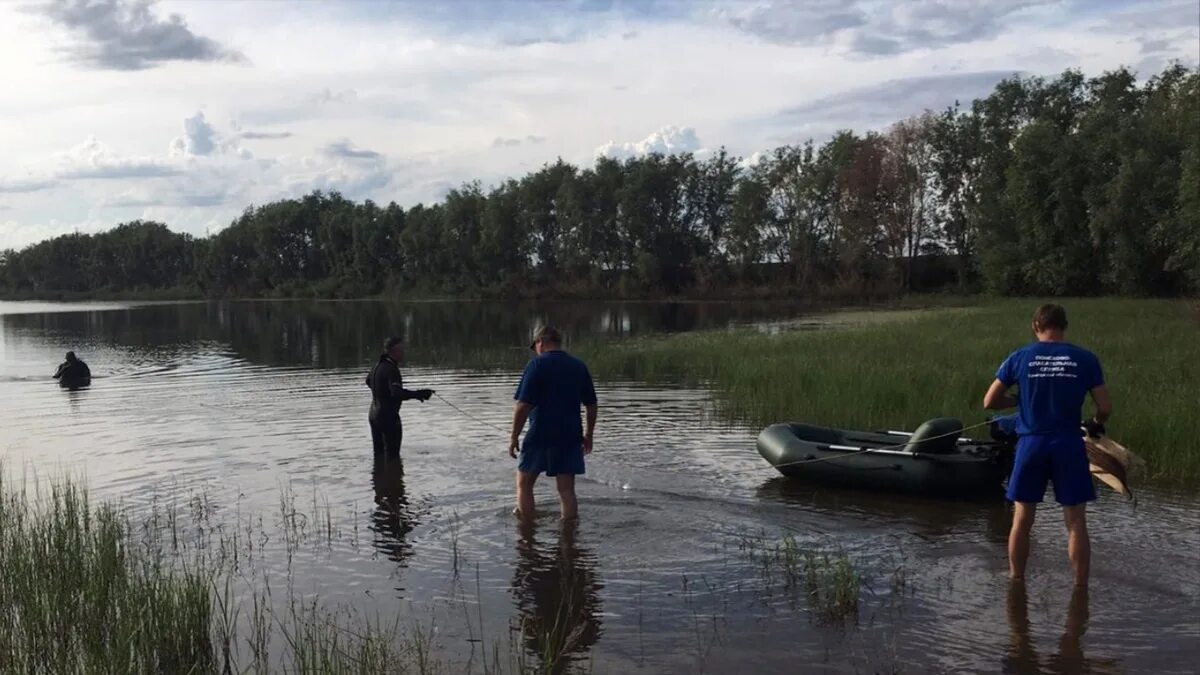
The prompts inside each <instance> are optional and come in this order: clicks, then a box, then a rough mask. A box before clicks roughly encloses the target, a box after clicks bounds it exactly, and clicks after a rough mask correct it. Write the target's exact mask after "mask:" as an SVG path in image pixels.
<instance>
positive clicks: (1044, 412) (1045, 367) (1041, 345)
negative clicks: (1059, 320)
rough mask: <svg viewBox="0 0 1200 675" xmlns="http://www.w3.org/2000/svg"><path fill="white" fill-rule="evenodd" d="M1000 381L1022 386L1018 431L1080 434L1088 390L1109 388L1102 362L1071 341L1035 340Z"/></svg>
mask: <svg viewBox="0 0 1200 675" xmlns="http://www.w3.org/2000/svg"><path fill="white" fill-rule="evenodd" d="M996 379H997V380H1000V381H1001V382H1003V383H1004V385H1005V386H1008V387H1011V386H1013V385H1014V384H1018V385H1020V396H1019V399H1020V408H1019V410H1018V411H1017V416H1018V420H1017V433H1018V434H1019V435H1021V436H1040V435H1046V434H1067V433H1071V434H1078V433H1079V421H1080V419H1081V417H1082V413H1083V402H1084V401H1085V400H1086V399H1087V395H1088V392H1090V391H1091V390H1092V389H1094V388H1096V387H1098V386H1100V385H1102V384H1104V374H1103V373H1102V372H1101V370H1100V359H1097V358H1096V355H1095V354H1093V353H1091V352H1089V351H1088V350H1086V349H1083V348H1080V347H1076V346H1075V345H1073V344H1069V343H1066V342H1034V343H1033V344H1030V345H1027V346H1025V347H1022V348H1020V349H1018V350H1017V351H1015V352H1013V353H1012V354H1011V355H1010V356H1009V357H1008V358H1007V359H1005V361H1004V363H1002V364H1001V365H1000V369H999V370H997V371H996Z"/></svg>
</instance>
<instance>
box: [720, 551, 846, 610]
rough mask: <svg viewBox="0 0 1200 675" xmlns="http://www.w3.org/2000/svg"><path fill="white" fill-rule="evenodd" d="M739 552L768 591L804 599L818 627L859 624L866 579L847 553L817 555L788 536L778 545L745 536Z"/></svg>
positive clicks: (834, 552)
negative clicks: (754, 570)
mask: <svg viewBox="0 0 1200 675" xmlns="http://www.w3.org/2000/svg"><path fill="white" fill-rule="evenodd" d="M738 550H739V551H741V553H742V554H743V555H744V556H745V557H746V558H747V559H748V560H750V561H751V562H752V563H753V564H754V565H755V567H756V568H757V569H758V571H759V574H760V576H761V579H762V581H763V583H764V586H765V587H766V588H767V589H771V588H773V587H776V586H779V587H782V588H783V589H784V590H785V591H786V592H790V593H799V594H801V595H802V596H803V597H804V600H805V603H806V605H807V608H808V610H809V612H810V613H811V614H812V616H813V617H815V618H816V619H817V621H818V623H823V624H834V623H836V624H842V623H847V622H856V621H857V620H858V605H859V596H860V594H861V590H862V586H863V578H862V575H861V573H860V572H859V571H858V568H857V567H856V566H855V565H854V563H853V562H852V561H851V560H850V556H849V555H848V554H847V553H846V552H844V551H833V552H828V551H815V550H811V549H808V548H805V547H802V546H801V545H800V543H799V542H798V541H797V540H796V538H795V537H794V536H792V535H787V536H785V537H783V538H782V539H781V540H779V541H774V542H772V541H769V540H768V539H767V538H766V537H765V536H758V537H750V536H743V537H741V538H739V540H738Z"/></svg>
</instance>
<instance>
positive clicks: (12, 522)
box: [0, 472, 213, 673]
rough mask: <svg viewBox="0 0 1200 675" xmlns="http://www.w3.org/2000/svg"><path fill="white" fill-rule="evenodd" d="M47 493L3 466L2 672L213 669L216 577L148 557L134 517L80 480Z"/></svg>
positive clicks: (0, 537)
mask: <svg viewBox="0 0 1200 675" xmlns="http://www.w3.org/2000/svg"><path fill="white" fill-rule="evenodd" d="M40 496H41V498H42V504H41V505H40V506H37V507H35V506H34V505H32V504H31V502H30V495H28V494H26V493H25V491H24V490H23V489H22V490H15V489H12V488H11V487H10V486H9V485H8V484H7V483H5V482H4V477H3V472H0V607H2V608H3V611H2V612H0V672H11V673H34V672H49V673H101V672H125V673H167V672H169V673H200V672H209V671H211V670H212V669H213V652H212V644H211V642H210V639H209V627H210V625H211V621H212V619H213V606H212V599H211V595H210V585H209V579H208V578H206V577H205V575H204V574H203V573H202V572H201V571H199V570H195V569H189V568H187V566H183V567H182V568H179V567H176V566H174V565H165V564H161V561H154V560H145V559H141V558H139V557H138V556H137V555H135V554H134V551H133V549H132V547H131V546H130V539H129V536H128V535H129V534H130V531H131V528H130V524H129V522H128V521H127V520H126V519H125V518H124V516H123V515H122V514H121V513H120V512H119V511H118V510H117V509H115V508H113V507H110V506H104V507H100V508H96V509H92V508H91V506H90V504H89V502H88V496H87V493H86V492H85V491H83V490H82V489H81V488H79V487H77V486H76V485H75V484H73V483H70V482H65V483H60V484H57V485H54V486H53V487H52V488H50V490H49V494H44V495H40Z"/></svg>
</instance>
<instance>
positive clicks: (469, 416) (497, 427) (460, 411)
mask: <svg viewBox="0 0 1200 675" xmlns="http://www.w3.org/2000/svg"><path fill="white" fill-rule="evenodd" d="M433 395H434V396H436V397H438V400H440V401H441V402H442V403H445V404H446V405H448V406H450V407H451V408H454V409H455V410H456V411H458V414H460V415H462V416H463V417H466V418H467V419H470V420H474V421H476V422H479V423H480V424H483V425H485V426H489V427H491V428H493V429H495V430H496V431H499V432H500V433H502V434H505V435H508V431H509V430H508V429H505V428H504V427H502V426H500V425H498V424H493V423H491V422H489V421H487V420H485V419H481V418H479V417H476V416H474V415H472V414H471V413H469V412H467V411H466V410H463V409H462V408H460V407H458V406H456V405H454V404H453V403H451V402H450V401H448V400H446V397H444V396H442V395H441V394H439V393H437V392H436V391H435V392H433Z"/></svg>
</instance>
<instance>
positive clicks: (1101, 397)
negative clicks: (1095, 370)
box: [1092, 385, 1112, 424]
mask: <svg viewBox="0 0 1200 675" xmlns="http://www.w3.org/2000/svg"><path fill="white" fill-rule="evenodd" d="M1092 400H1093V401H1095V402H1096V416H1095V420H1096V421H1097V422H1099V423H1100V424H1104V423H1105V422H1107V421H1108V418H1109V417H1112V400H1111V399H1109V397H1108V387H1105V386H1104V385H1100V386H1098V387H1093V388H1092Z"/></svg>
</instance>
